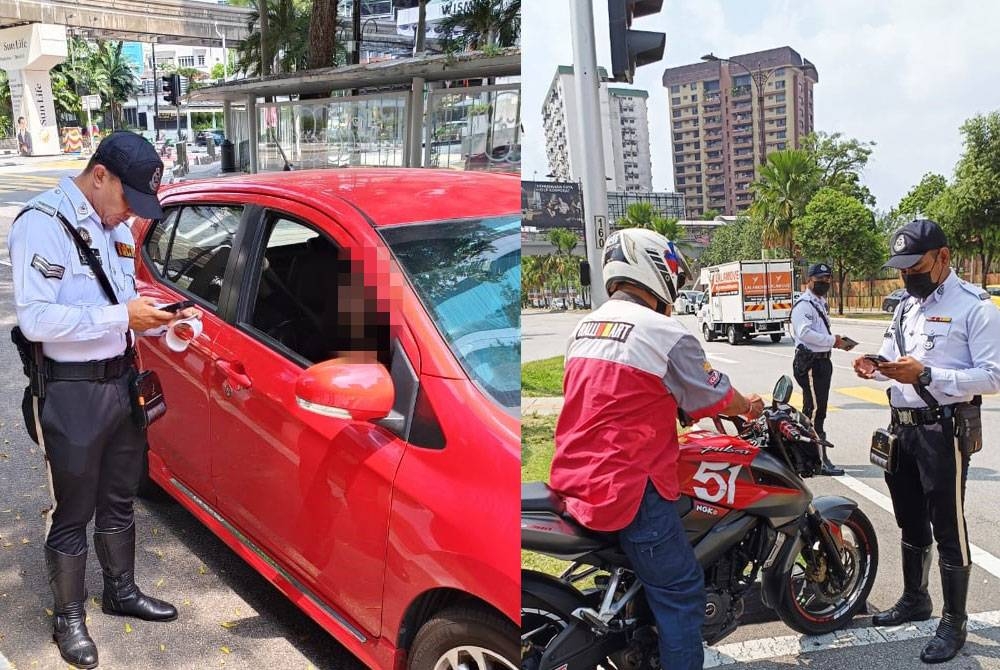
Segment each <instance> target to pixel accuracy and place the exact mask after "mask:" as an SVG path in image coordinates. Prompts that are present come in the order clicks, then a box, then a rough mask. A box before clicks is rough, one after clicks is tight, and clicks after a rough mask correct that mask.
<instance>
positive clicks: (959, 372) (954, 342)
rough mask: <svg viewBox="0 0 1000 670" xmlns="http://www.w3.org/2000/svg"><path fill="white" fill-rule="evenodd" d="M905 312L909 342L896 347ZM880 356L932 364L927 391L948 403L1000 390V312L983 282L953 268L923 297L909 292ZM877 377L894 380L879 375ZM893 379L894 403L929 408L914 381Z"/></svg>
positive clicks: (892, 359)
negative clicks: (972, 281) (975, 281)
mask: <svg viewBox="0 0 1000 670" xmlns="http://www.w3.org/2000/svg"><path fill="white" fill-rule="evenodd" d="M900 311H902V312H903V345H904V347H905V349H906V351H905V352H902V353H901V352H899V351H898V350H897V347H896V335H895V333H896V321H897V319H898V318H899V313H900ZM879 353H880V354H882V355H883V356H885V357H886V358H888V359H889V360H890V361H895V360H896V359H898V358H900V356H902V355H906V356H912V357H913V358H916V359H917V360H919V361H920V362H921V363H923V364H924V365H925V366H928V367H930V368H931V383H930V385H929V386H928V387H927V390H929V391H930V392H931V394H932V395H933V396H934V398H935V399H937V401H938V402H939V403H940V404H942V405H952V404H954V403H959V402H968V401H970V400H972V396H974V395H982V394H987V393H997V392H1000V310H998V309H997V307H996V306H995V305H994V304H993V303H992V302H990V300H989V295H988V294H987V293H986V292H984V291H983V290H982V289H981V288H979V287H978V286H974V285H972V284H969V283H968V282H965V281H962V280H961V279H959V278H958V276H957V275H956V274H955V273H954V272H951V273H949V275H948V278H947V279H945V280H944V282H943V283H942V284H941V286H939V287H938V288H937V290H935V291H934V293H932V294H931V295H929V296H927V298H926V299H925V300H923V301H921V300H920V299H918V298H916V297H913V296H909V297H907V298H906V299H905V300H902V301H900V303H899V305H898V306H897V307H896V314H895V315H894V316H893V322H892V324H891V325H890V326H889V328H888V329H887V330H886V332H885V339H884V340H883V342H882V348H881V350H880V351H879ZM876 378H877V379H880V380H882V381H886V380H887V379H888V378H887V377H885V376H884V375H880V374H877V373H876ZM889 381H890V388H891V394H892V396H891V399H890V402H891V403H892V406H893V407H927V403H925V402H924V401H923V400H922V399H921V398H920V396H919V395H918V394H917V392H916V390H915V389H914V388H913V385H912V384H901V383H899V382H896V381H891V380H889Z"/></svg>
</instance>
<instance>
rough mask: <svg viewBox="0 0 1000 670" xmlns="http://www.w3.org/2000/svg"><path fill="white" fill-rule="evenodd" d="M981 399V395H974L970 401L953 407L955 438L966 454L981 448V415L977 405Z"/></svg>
mask: <svg viewBox="0 0 1000 670" xmlns="http://www.w3.org/2000/svg"><path fill="white" fill-rule="evenodd" d="M982 401H983V400H982V396H976V397H975V398H973V400H972V403H970V404H968V405H959V406H957V407H956V408H955V439H956V440H958V448H959V449H961V450H962V453H963V454H965V455H966V456H971V455H972V454H974V453H976V452H978V451H979V450H980V449H982V448H983V416H982V414H981V410H980V407H979V405H980V404H981V403H982Z"/></svg>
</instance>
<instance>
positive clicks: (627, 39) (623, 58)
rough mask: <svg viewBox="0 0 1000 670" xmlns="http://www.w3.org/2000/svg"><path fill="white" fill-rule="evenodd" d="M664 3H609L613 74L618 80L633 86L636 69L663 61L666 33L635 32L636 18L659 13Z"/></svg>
mask: <svg viewBox="0 0 1000 670" xmlns="http://www.w3.org/2000/svg"><path fill="white" fill-rule="evenodd" d="M662 8H663V0H608V20H609V24H610V28H611V73H612V77H613V78H614V80H615V81H626V82H628V83H630V84H631V83H632V77H633V76H634V75H635V69H636V68H637V67H639V66H641V65H649V64H650V63H655V62H656V61H658V60H661V59H662V58H663V48H664V46H665V45H666V43H667V36H666V35H665V34H664V33H654V32H649V31H648V30H631V26H632V19H634V18H636V17H640V16H649V15H650V14H656V13H658V12H659V11H660V9H662Z"/></svg>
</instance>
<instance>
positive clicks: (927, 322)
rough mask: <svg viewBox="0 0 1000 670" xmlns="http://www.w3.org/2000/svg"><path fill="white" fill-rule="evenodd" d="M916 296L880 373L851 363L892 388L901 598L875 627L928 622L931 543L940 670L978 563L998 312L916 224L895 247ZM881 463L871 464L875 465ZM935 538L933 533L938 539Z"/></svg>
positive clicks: (998, 375) (997, 371)
mask: <svg viewBox="0 0 1000 670" xmlns="http://www.w3.org/2000/svg"><path fill="white" fill-rule="evenodd" d="M889 248H890V249H891V250H892V257H891V258H889V261H888V262H887V263H886V267H893V268H897V269H899V271H900V273H901V275H902V278H903V283H904V284H905V285H906V289H907V291H909V292H910V297H908V298H907V299H905V300H902V301H900V303H899V305H898V306H897V307H896V313H895V316H894V318H893V322H892V325H890V326H889V328H888V330H887V331H886V333H885V338H884V340H883V343H882V349H881V350H880V351H879V354H880V355H881V356H883V357H884V358H885V359H887V360H888V361H890V362H887V363H879V364H878V366H877V367H876V366H875V365H874V364H873V363H872V362H870V361H869V360H867V359H865V358H858V359H857V360H855V361H854V370H855V372H856V373H857V375H858V376H859V377H862V378H863V379H876V380H879V381H888V382H890V390H889V403H890V405H891V406H892V410H891V412H892V414H891V416H892V421H891V424H890V427H889V433H891V434H892V435H893V436H894V442H893V441H892V440H891V439H890V440H887V441H886V443H887V444H888V448H889V450H890V451H891V450H892V449H893V445H895V446H894V449H895V451H894V456H893V458H894V460H895V464H894V466H890V467H888V468H887V472H886V474H885V481H886V484H887V485H888V486H889V493H890V494H891V495H892V506H893V510H894V511H895V515H896V523H897V525H899V528H900V530H901V535H902V557H903V596H902V597H901V598H900V599H899V601H898V602H897V603H896V604H895V605H894V606H893V607H892V608H890V609H889V610H887V611H886V612H883V613H881V614H878V615H876V616H875V617H874V619H873V623H874V624H875V625H876V626H894V625H898V624H901V623H905V622H907V621H923V620H925V619H928V618H930V616H931V614H932V612H933V607H932V604H931V599H930V595H929V594H928V593H927V581H928V576H929V572H930V562H931V541H932V540H936V541H937V546H938V564H939V567H940V570H941V587H942V591H943V594H944V611H943V616H942V617H941V623H940V624H939V625H938V629H937V633H936V635H935V637H934V638H933V639H932V640H931V641H930V642H929V643H928V644H927V646H926V647H924V650H923V651H922V652H921V654H920V659H921V660H922V661H924V662H925V663H941V662H943V661H947V660H949V659H951V658H953V657H954V656H955V655H956V654H957V653H958V651H959V650H960V649H961V648H962V645H964V644H965V637H966V622H967V621H968V616H967V615H966V607H965V603H966V595H967V593H968V587H969V572H970V569H971V561H970V557H969V541H968V538H967V537H966V525H965V510H964V505H965V482H966V477H967V475H968V469H969V456H970V454H972V453H975V452H976V451H979V449H980V448H981V447H982V420H981V417H980V407H979V405H980V403H981V400H982V398H981V396H982V394H985V393H997V392H1000V311H998V310H997V309H996V307H994V306H993V304H992V303H991V302H990V300H989V295H988V294H987V293H986V292H985V291H983V290H981V289H980V288H979V287H977V286H973V285H972V284H968V283H966V282H964V281H962V280H961V279H959V278H958V277H957V276H956V275H955V274H954V273H953V272H952V271H951V268H950V267H949V262H950V261H951V252H950V250H949V249H948V240H947V238H946V237H945V234H944V232H943V231H942V230H941V228H940V227H939V226H938V225H937V224H936V223H934V222H933V221H928V220H917V221H912V222H910V223H908V224H906V225H905V226H903V227H902V228H900V229H899V230H897V231H896V232H895V233H893V235H892V237H890V238H889ZM873 462H874V460H873ZM932 531H933V534H932Z"/></svg>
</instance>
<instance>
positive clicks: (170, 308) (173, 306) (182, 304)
mask: <svg viewBox="0 0 1000 670" xmlns="http://www.w3.org/2000/svg"><path fill="white" fill-rule="evenodd" d="M194 305H195V302H194V300H181V301H179V302H173V303H170V304H169V305H160V306H159V307H157V308H156V309H159V310H162V311H164V312H171V313H173V314H176V313H177V312H179V311H181V310H182V309H187V308H188V307H194Z"/></svg>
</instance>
